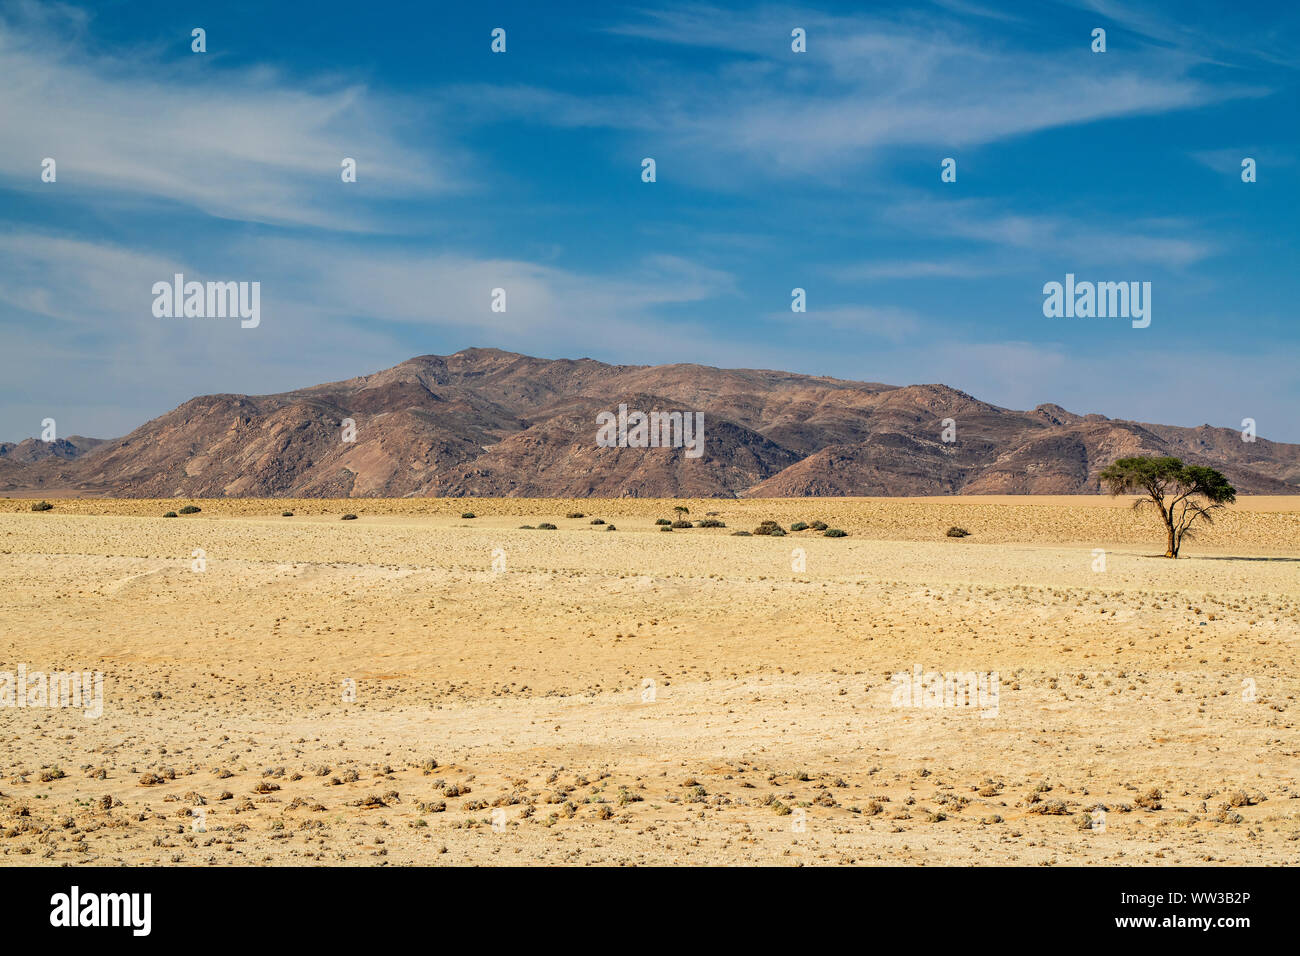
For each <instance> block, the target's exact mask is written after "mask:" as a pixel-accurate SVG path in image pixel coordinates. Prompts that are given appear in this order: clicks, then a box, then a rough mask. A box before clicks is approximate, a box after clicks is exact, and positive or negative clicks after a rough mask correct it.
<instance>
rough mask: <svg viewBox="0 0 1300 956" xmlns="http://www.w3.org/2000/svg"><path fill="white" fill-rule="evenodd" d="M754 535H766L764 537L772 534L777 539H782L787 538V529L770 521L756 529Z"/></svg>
mask: <svg viewBox="0 0 1300 956" xmlns="http://www.w3.org/2000/svg"><path fill="white" fill-rule="evenodd" d="M754 534H764V535H767V534H770V535H774V536H775V537H778V538H782V537H785V528H782V527H781V526H780V525H779V524H777V523H776V522H775V521H770V520H769V521H764V522H763V523H762V524H760V525H759V526H758V527H757V528H755V529H754Z"/></svg>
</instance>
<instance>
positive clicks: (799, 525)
mask: <svg viewBox="0 0 1300 956" xmlns="http://www.w3.org/2000/svg"><path fill="white" fill-rule="evenodd" d="M790 530H791V531H807V530H808V523H807V522H806V521H796V522H795V523H794V524H792V525H790Z"/></svg>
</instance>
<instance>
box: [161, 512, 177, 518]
mask: <svg viewBox="0 0 1300 956" xmlns="http://www.w3.org/2000/svg"><path fill="white" fill-rule="evenodd" d="M163 517H164V518H175V517H176V512H174V511H169V512H167V513H166V514H164V515H163Z"/></svg>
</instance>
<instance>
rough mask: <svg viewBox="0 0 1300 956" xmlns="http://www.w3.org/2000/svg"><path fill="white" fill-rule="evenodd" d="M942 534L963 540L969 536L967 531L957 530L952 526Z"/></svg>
mask: <svg viewBox="0 0 1300 956" xmlns="http://www.w3.org/2000/svg"><path fill="white" fill-rule="evenodd" d="M944 534H946V535H947V536H948V537H950V538H964V537H966V536H967V535H968V534H970V532H969V531H967V530H966V529H965V528H959V527H957V526H956V525H953V526H952V527H951V528H949V529H948V530H947V531H945V532H944Z"/></svg>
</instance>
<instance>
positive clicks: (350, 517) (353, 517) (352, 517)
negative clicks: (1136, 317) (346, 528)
mask: <svg viewBox="0 0 1300 956" xmlns="http://www.w3.org/2000/svg"><path fill="white" fill-rule="evenodd" d="M341 520H343V521H356V520H357V516H356V515H351V514H349V515H344V516H343V518H342V519H341Z"/></svg>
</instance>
